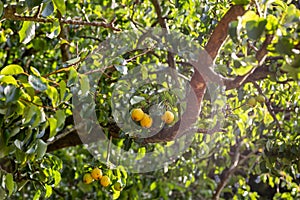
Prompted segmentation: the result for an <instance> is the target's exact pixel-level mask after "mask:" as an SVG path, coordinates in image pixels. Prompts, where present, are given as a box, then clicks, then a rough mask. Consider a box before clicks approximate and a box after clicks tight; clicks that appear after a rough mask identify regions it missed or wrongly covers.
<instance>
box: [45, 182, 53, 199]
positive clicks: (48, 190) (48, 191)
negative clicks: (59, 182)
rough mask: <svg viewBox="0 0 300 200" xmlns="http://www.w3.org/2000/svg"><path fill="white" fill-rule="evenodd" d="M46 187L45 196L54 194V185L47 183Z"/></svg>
mask: <svg viewBox="0 0 300 200" xmlns="http://www.w3.org/2000/svg"><path fill="white" fill-rule="evenodd" d="M45 188H46V195H45V198H49V197H50V196H51V195H52V187H51V186H50V185H47V184H46V185H45Z"/></svg>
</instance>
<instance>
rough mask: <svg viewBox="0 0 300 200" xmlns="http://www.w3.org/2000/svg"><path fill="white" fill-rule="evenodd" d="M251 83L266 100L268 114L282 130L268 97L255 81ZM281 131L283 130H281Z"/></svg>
mask: <svg viewBox="0 0 300 200" xmlns="http://www.w3.org/2000/svg"><path fill="white" fill-rule="evenodd" d="M253 85H254V87H255V88H256V89H257V90H258V92H259V94H260V95H262V96H264V97H265V100H266V102H265V104H266V106H267V109H268V111H269V113H270V115H271V116H272V118H273V120H274V121H275V123H276V125H277V128H278V129H279V130H280V131H282V129H281V125H280V123H279V121H278V119H277V117H276V114H275V112H274V111H273V109H272V106H271V103H270V101H269V99H268V98H267V97H266V96H265V94H264V93H263V91H262V89H261V88H260V87H259V85H258V84H257V83H256V82H253ZM282 132H283V131H282Z"/></svg>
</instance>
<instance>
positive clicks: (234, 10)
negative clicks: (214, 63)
mask: <svg viewBox="0 0 300 200" xmlns="http://www.w3.org/2000/svg"><path fill="white" fill-rule="evenodd" d="M245 12H246V11H245V8H244V6H239V5H236V6H232V7H231V8H230V9H229V10H228V12H227V13H226V14H225V15H224V17H223V18H222V19H221V21H220V22H219V23H218V25H217V26H216V28H215V29H214V31H213V33H212V35H211V37H210V38H209V40H208V42H207V44H206V46H205V50H206V51H207V52H208V54H209V55H210V56H211V57H212V58H213V59H215V58H216V57H217V55H218V52H219V50H220V49H221V47H222V45H223V43H224V42H225V40H226V38H227V36H228V27H229V24H230V22H232V21H235V20H237V18H238V17H239V16H242V15H244V13H245Z"/></svg>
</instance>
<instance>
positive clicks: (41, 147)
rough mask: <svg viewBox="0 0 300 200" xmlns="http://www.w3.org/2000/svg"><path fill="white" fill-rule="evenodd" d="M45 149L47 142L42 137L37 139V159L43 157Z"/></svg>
mask: <svg viewBox="0 0 300 200" xmlns="http://www.w3.org/2000/svg"><path fill="white" fill-rule="evenodd" d="M46 151H47V144H46V143H45V142H44V141H43V140H42V139H38V140H37V149H36V153H37V159H41V158H43V156H44V155H45V153H46Z"/></svg>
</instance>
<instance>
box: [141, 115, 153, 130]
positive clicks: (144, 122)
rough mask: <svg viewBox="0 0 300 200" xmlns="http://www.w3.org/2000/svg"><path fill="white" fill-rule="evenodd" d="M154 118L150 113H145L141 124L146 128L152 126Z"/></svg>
mask: <svg viewBox="0 0 300 200" xmlns="http://www.w3.org/2000/svg"><path fill="white" fill-rule="evenodd" d="M152 122H153V120H152V118H151V117H150V116H149V115H148V114H144V117H143V119H142V120H141V121H140V124H141V126H142V127H144V128H150V127H151V126H152Z"/></svg>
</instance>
